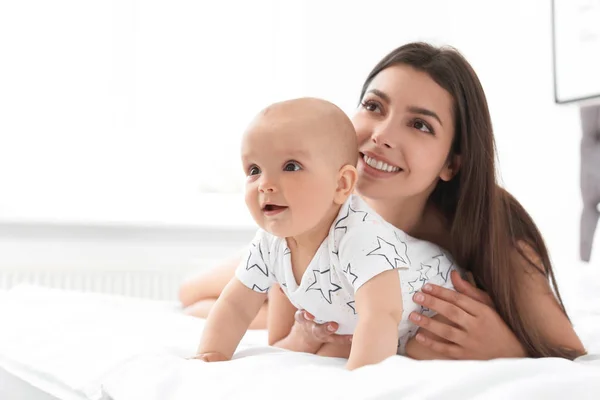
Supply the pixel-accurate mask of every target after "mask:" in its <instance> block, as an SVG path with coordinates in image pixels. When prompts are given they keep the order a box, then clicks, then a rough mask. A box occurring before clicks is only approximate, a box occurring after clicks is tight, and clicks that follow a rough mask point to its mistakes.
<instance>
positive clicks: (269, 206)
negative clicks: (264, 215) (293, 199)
mask: <svg viewBox="0 0 600 400" xmlns="http://www.w3.org/2000/svg"><path fill="white" fill-rule="evenodd" d="M286 208H287V206H279V205H277V204H266V205H265V206H264V207H263V211H264V212H277V211H283V210H285V209H286Z"/></svg>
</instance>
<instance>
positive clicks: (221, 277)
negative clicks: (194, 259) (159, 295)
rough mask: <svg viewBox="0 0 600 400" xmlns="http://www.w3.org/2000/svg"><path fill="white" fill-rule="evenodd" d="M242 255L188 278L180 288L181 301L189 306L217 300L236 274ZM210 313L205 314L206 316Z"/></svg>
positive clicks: (184, 305)
mask: <svg viewBox="0 0 600 400" xmlns="http://www.w3.org/2000/svg"><path fill="white" fill-rule="evenodd" d="M240 259H241V255H240V254H236V255H235V256H234V257H231V258H228V259H226V260H223V261H222V262H221V263H219V264H217V265H216V266H215V267H213V268H212V269H210V270H208V271H206V272H203V273H201V274H199V275H196V276H194V277H192V278H189V279H187V280H186V281H184V282H183V283H182V284H181V287H180V288H179V301H180V302H181V305H182V306H183V307H189V306H191V305H193V304H195V303H197V302H198V301H201V300H206V299H211V300H216V299H217V298H218V297H219V295H220V294H221V292H222V291H223V289H224V288H225V286H226V285H227V284H228V283H229V281H230V280H231V278H233V276H234V274H235V269H236V268H237V266H238V265H239V263H240ZM207 316H208V315H205V316H204V318H206V317H207Z"/></svg>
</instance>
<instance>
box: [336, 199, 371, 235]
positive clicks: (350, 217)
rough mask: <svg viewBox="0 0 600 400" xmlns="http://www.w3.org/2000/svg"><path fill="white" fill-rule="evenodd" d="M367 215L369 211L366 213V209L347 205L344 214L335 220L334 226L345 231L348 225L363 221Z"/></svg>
mask: <svg viewBox="0 0 600 400" xmlns="http://www.w3.org/2000/svg"><path fill="white" fill-rule="evenodd" d="M368 215H369V213H367V212H366V211H360V210H354V209H353V208H352V206H350V205H349V206H348V212H347V213H346V216H344V217H342V218H340V219H338V220H337V221H336V222H335V225H334V228H335V229H341V230H343V231H344V233H345V232H347V231H348V226H350V225H351V224H353V223H356V222H358V221H360V222H365V221H366V219H367V216H368Z"/></svg>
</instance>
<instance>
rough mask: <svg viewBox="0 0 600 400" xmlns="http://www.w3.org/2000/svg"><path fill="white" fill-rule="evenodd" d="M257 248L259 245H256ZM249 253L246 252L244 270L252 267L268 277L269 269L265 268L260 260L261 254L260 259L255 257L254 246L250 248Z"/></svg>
mask: <svg viewBox="0 0 600 400" xmlns="http://www.w3.org/2000/svg"><path fill="white" fill-rule="evenodd" d="M258 249H259V250H260V247H258ZM249 253H250V254H248V259H247V260H246V271H250V270H251V269H252V268H256V269H258V270H259V271H260V272H262V273H263V274H264V275H265V276H266V277H268V276H269V270H268V269H267V266H266V265H265V263H264V262H263V261H262V254H261V257H260V260H258V259H257V257H256V250H255V248H254V249H251V250H250V252H249Z"/></svg>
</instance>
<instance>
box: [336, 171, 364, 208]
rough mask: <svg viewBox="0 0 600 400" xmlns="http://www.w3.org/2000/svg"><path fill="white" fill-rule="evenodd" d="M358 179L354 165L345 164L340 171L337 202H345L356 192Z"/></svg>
mask: <svg viewBox="0 0 600 400" xmlns="http://www.w3.org/2000/svg"><path fill="white" fill-rule="evenodd" d="M357 179H358V172H357V171H356V168H355V167H354V166H353V165H349V164H348V165H344V166H343V167H342V168H340V171H339V173H338V181H337V188H336V190H335V198H334V199H333V201H334V202H335V203H336V204H340V205H341V204H344V202H345V201H346V200H347V199H348V197H349V196H350V195H351V194H352V192H354V186H356V181H357Z"/></svg>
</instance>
